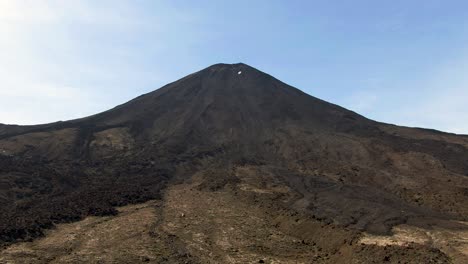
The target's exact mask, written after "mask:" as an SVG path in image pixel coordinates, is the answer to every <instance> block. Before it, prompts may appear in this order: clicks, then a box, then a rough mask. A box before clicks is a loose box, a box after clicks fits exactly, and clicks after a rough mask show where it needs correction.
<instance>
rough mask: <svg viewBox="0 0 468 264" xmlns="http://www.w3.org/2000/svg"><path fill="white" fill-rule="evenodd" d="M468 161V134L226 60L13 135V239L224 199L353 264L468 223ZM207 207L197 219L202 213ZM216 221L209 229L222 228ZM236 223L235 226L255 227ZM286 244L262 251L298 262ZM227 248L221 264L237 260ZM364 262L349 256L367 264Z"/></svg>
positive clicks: (8, 183)
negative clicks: (365, 109) (156, 206)
mask: <svg viewBox="0 0 468 264" xmlns="http://www.w3.org/2000/svg"><path fill="white" fill-rule="evenodd" d="M467 160H468V138H467V137H464V136H456V135H453V134H446V133H442V132H436V131H432V130H424V129H413V128H405V127H398V126H394V125H388V124H383V123H379V122H376V121H372V120H369V119H367V118H365V117H363V116H361V115H359V114H357V113H354V112H352V111H349V110H347V109H344V108H342V107H340V106H337V105H334V104H331V103H328V102H325V101H322V100H320V99H318V98H315V97H312V96H310V95H308V94H305V93H304V92H302V91H300V90H298V89H296V88H294V87H291V86H289V85H287V84H285V83H283V82H281V81H279V80H277V79H275V78H274V77H272V76H270V75H268V74H266V73H263V72H261V71H259V70H257V69H255V68H253V67H250V66H248V65H245V64H242V63H239V64H216V65H213V66H210V67H208V68H206V69H203V70H201V71H199V72H196V73H193V74H190V75H188V76H186V77H184V78H182V79H180V80H178V81H175V82H173V83H170V84H168V85H166V86H164V87H162V88H160V89H158V90H156V91H153V92H151V93H148V94H145V95H142V96H140V97H138V98H135V99H133V100H131V101H129V102H127V103H125V104H122V105H120V106H117V107H115V108H113V109H111V110H109V111H106V112H103V113H100V114H96V115H94V116H90V117H86V118H82V119H77V120H71V121H66V122H58V123H52V124H46V125H39V126H6V125H0V180H1V182H0V209H2V210H1V212H2V213H0V242H2V243H4V244H5V245H6V244H11V243H13V242H17V241H22V240H25V239H32V238H36V237H38V236H41V235H43V230H44V229H45V228H50V227H52V226H53V225H54V224H57V223H61V222H70V221H76V220H79V219H82V218H84V217H86V216H89V215H115V214H116V213H117V211H116V210H115V207H116V206H122V205H126V204H129V203H130V204H137V203H142V202H146V201H150V200H156V201H161V202H162V203H163V207H164V208H175V207H174V206H176V205H174V204H172V202H175V203H181V201H186V202H187V203H184V204H178V205H179V206H182V207H181V208H192V207H190V206H194V207H193V208H198V207H197V206H198V205H197V204H196V203H194V204H193V203H192V201H196V200H197V199H200V203H202V201H203V199H207V200H206V201H208V200H209V201H217V202H216V203H215V202H213V203H214V204H213V206H214V207H213V208H211V209H206V210H216V209H217V208H218V209H220V208H221V207H222V206H224V205H226V204H218V205H216V204H217V203H218V202H220V201H225V202H226V203H228V204H227V205H228V207H229V206H232V208H234V207H235V208H239V210H241V211H242V210H247V211H245V212H244V211H242V212H244V213H246V214H247V213H248V214H250V213H252V214H254V213H257V212H253V211H249V210H250V209H246V208H251V207H252V206H253V207H255V208H260V209H261V210H262V212H264V213H265V214H264V220H258V221H257V220H255V221H253V220H252V219H250V220H249V221H250V222H249V223H250V224H252V225H253V226H255V225H258V226H257V227H258V228H260V227H265V226H269V225H270V224H272V222H271V223H270V222H264V221H276V222H275V223H276V224H275V225H276V226H273V224H272V226H271V230H270V231H271V232H283V233H281V234H282V235H284V234H287V236H285V237H282V235H279V233H278V234H277V233H275V234H277V236H276V238H269V239H272V241H277V242H278V243H280V242H279V241H280V240H281V241H283V240H285V241H286V240H287V239H293V240H294V239H296V240H299V241H302V243H301V245H300V246H297V248H296V249H294V250H293V251H288V250H290V249H286V248H285V249H284V250H285V252H289V254H291V255H298V254H299V255H300V254H305V255H304V256H307V258H308V257H311V256H309V255H308V254H309V253H310V252H316V251H317V248H316V247H317V245H318V244H320V248H321V250H322V249H323V250H324V252H325V251H326V253H323V254H327V256H332V255H333V256H334V257H336V258H335V260H339V258H340V257H339V256H340V255H339V254H344V253H339V252H341V251H340V250H344V251H343V252H345V251H346V250H345V249H343V248H345V247H350V251H349V250H348V251H346V252H348V253H349V252H355V251H354V250H357V247H358V245H360V243H358V241H359V236H360V235H358V234H363V233H362V232H365V233H366V234H373V235H389V234H391V231H392V228H394V227H395V226H400V225H403V224H406V225H410V226H413V227H414V228H427V226H438V225H441V224H440V223H442V222H443V223H452V222H451V221H466V220H468V219H467V218H468V196H467V190H468V162H467ZM184 186H185V187H184ZM188 186H189V187H188ZM174 188H175V189H174ZM177 188H182V189H183V190H184V191H183V192H175V191H173V190H178V189H177ZM174 193H177V195H176V194H174ZM171 194H174V195H176V196H171ZM174 197H178V198H177V199H176V198H174ZM179 198H180V199H179ZM184 199H185V200H184ZM171 201H172V202H171ZM207 203H208V204H209V202H207ZM231 203H232V204H231ZM216 206H219V207H217V208H216ZM222 208H224V207H222ZM260 209H259V210H260ZM168 210H169V209H168ZM184 210H185V209H184ZM187 210H188V209H187ZM194 210H195V209H194ZM199 210H200V208H198V209H197V210H195V211H189V212H187V214H193V215H198V216H199V215H200V214H201V212H200V211H199ZM220 210H221V209H220ZM223 210H224V209H223ZM163 211H164V210H163ZM241 211H239V212H241ZM184 215H185V213H184ZM167 217H169V216H167ZM170 217H173V215H172V216H170ZM170 217H169V218H168V219H172V218H170ZM210 217H212V216H209V215H205V216H203V218H200V219H198V220H200V221H201V222H197V223H198V224H200V223H202V222H204V221H207V223H208V222H209V221H215V220H213V219H211V218H210ZM236 217H241V216H236ZM242 217H245V219H249V217H248V216H246V215H244V216H242ZM205 218H210V219H205ZM234 218H235V217H234ZM234 218H233V219H234ZM13 219H20V221H17V220H13ZM235 219H238V218H235ZM267 219H268V220H267ZM171 221H176V220H174V219H173V220H171ZM177 221H178V220H177ZM194 221H195V220H194ZM226 221H228V220H226ZM233 221H234V220H233ZM236 221H237V220H236ZM236 221H234V222H223V223H224V224H226V225H237V224H239V226H236V228H237V227H238V228H241V227H240V226H242V225H241V224H240V223H238V222H236ZM246 221H247V220H246ZM215 222H216V221H215ZM194 223H195V222H191V223H187V225H190V224H192V225H193V224H194ZM213 223H214V222H213ZM216 223H217V222H216ZM301 223H304V225H301ZM305 223H307V224H305ZM202 227H203V226H200V228H202ZM161 228H162V227H161ZM203 228H204V227H203ZM269 228H270V226H269ZM169 229H170V228H169V227H165V228H164V230H165V231H164V232H169V231H167V230H169ZM272 230H273V231H272ZM301 230H302V231H301ZM173 231H174V232H176V233H177V232H178V231H177V230H173ZM270 231H269V232H270ZM161 232H162V231H161ZM187 232H194V233H193V235H194V236H195V233H196V232H198V231H196V230H195V229H194V230H191V229H190V227H187ZM206 232H208V231H206ZM210 232H211V231H210ZM213 232H215V231H213ZM198 233H200V232H198ZM177 234H178V233H177ZM318 234H322V235H324V234H326V235H327V236H331V237H334V238H333V239H331V240H332V241H333V242H327V241H323V240H320V238H319V237H317V236H318ZM345 234H346V235H345ZM212 235H213V236H219V235H220V234H218V233H216V234H215V233H213V234H212ZM237 235H239V236H242V237H243V239H246V241H247V240H248V241H251V239H253V238H252V237H249V236H248V232H247V233H242V234H237ZM272 236H273V235H272ZM343 236H345V237H346V236H348V238H347V239H345V242H343V239H342V238H343ZM158 239H159V238H158ZM161 239H163V238H161ZM180 239H182V240H183V241H185V242H183V243H186V244H187V243H188V244H187V245H192V244H193V243H194V244H193V245H198V247H200V248H204V247H206V245H205V244H203V245H199V244H197V243H199V242H196V241H195V240H190V239H189V238H185V237H182V238H180ZM184 239H186V240H187V239H188V240H187V241H186V240H184ZM207 239H209V238H207ZM226 239H228V238H226ZM269 239H266V240H269ZM275 239H279V240H275ZM309 240H310V241H312V240H314V242H313V243H314V244H312V242H310V243H309V242H307V241H309ZM338 240H339V241H338ZM160 242H161V241H160ZM179 242H180V241H179ZM179 242H177V243H179ZM218 242H219V241H218ZM218 242H214V241H211V242H210V243H212V244H216V243H218ZM161 243H169V244H170V245H171V246H170V247H176V246H177V245H180V244H177V243H176V242H174V243H176V244H171V243H173V242H171V240H164V241H163V242H161ZM180 243H182V242H180ZM190 243H192V244H190ZM207 243H208V242H207ZM219 243H221V242H219ZM223 243H228V242H223ZM229 243H235V242H233V241H230V242H229ZM252 243H254V242H252ZM255 243H263V242H255ZM255 243H254V244H255ZM275 243H276V242H275ZM284 243H286V244H287V245H289V244H288V243H289V242H284ZM286 244H285V245H286ZM223 245H224V244H223ZM274 245H276V246H277V244H262V246H263V247H264V248H265V250H266V251H265V252H263V251H261V250H260V251H258V252H257V251H255V254H257V255H258V254H259V252H263V253H264V254H266V255H268V256H270V258H271V259H272V260H273V259H276V260H278V261H280V260H281V259H282V260H287V259H288V258H287V256H286V255H281V253H280V252H274V251H275V250H273V249H272V251H268V250H269V249H268V248H269V247H273V246H274ZM280 245H282V244H281V243H280ZM194 247H195V248H196V247H197V246H194ZM213 247H217V246H213ZM220 247H221V246H220ZM239 247H242V246H239ZM187 248H188V249H185V250H188V251H190V248H192V247H191V246H187ZM363 248H364V246H363ZM413 249H414V248H413ZM413 249H412V250H413ZM205 250H214V249H210V248H205ZM216 250H218V251H213V252H215V253H214V254H218V255H219V258H220V259H218V260H219V261H221V262H223V261H222V260H223V257H222V256H224V257H226V256H227V255H229V254H231V253H227V252H228V251H229V250H228V249H223V248H222V247H221V248H217V249H216ZM244 250H247V249H246V248H244ZM311 250H312V251H311ZM365 250H367V253H366V254H370V255H372V254H377V255H378V254H383V253H382V252H384V251H383V249H380V248H378V247H377V248H376V247H374V246H366V249H365ZM392 250H394V252H400V251H399V250H400V249H399V248H398V247H396V246H395V248H394V249H392ZM404 250H406V251H407V250H409V249H404ZM415 250H416V249H415ZM417 250H421V252H426V251H425V250H429V249H428V248H427V245H421V248H418V249H417ZM410 251H411V250H410ZM410 251H408V252H410ZM294 252H295V253H294ZM317 252H318V251H317ZM356 252H357V251H356ZM359 252H360V251H359ZM427 252H430V250H429V251H427ZM263 253H262V254H263ZM187 254H188V253H187ZM190 254H192V255H193V256H196V258H198V259H199V260H200V261H201V262H203V260H206V259H205V257H207V256H205V255H204V253H203V250H201V249H200V250H199V251H198V250H196V249H192V251H190ZM252 254H253V253H252ZM278 254H279V255H278ZM317 254H318V255H320V256H321V254H322V253H317ZM363 254H364V253H363ZM363 254H360V253H359V254H358V253H356V254H354V255H353V254H351V256H348V257H350V258H353V257H355V258H356V261H358V260H361V261H362V258H363V256H364V255H365V254H364V255H363ZM395 254H396V253H395ZM411 254H412V253H409V255H407V257H408V256H412V255H411ZM431 254H432V253H431ZM431 254H429V253H428V255H426V256H424V257H429V256H432V255H431ZM437 254H439V253H437ZM437 254H436V255H437ZM218 255H217V256H218ZM280 255H281V256H280ZM443 255H444V254H443V253H440V254H439V255H437V256H439V257H440V256H443ZM229 256H231V255H229ZM379 256H380V255H379ZM231 257H232V258H236V257H235V256H231ZM413 257H414V256H413ZM420 257H421V258H423V256H420ZM196 258H195V257H194V259H196ZM297 258H299V259H297ZM297 258H296V259H295V261H302V260H301V259H300V257H297ZM304 258H306V257H304ZM399 258H400V260H404V259H405V257H402V256H399ZM441 258H442V257H441ZM155 259H156V257H155ZM332 259H333V258H330V261H331V260H332ZM0 260H1V259H0ZM179 260H180V259H179ZM192 260H193V259H192ZM243 260H245V259H243ZM289 260H291V259H289ZM239 261H240V260H239ZM421 261H422V262H426V259H421Z"/></svg>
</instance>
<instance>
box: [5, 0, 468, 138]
mask: <svg viewBox="0 0 468 264" xmlns="http://www.w3.org/2000/svg"><path fill="white" fill-rule="evenodd" d="M219 62H224V63H236V62H244V63H247V64H249V65H251V66H253V67H256V68H258V69H260V70H262V71H265V72H267V73H269V74H271V75H273V76H275V77H277V78H278V79H280V80H282V81H284V82H286V83H288V84H291V85H293V86H295V87H297V88H299V89H301V90H303V91H305V92H307V93H309V94H311V95H313V96H316V97H319V98H321V99H324V100H327V101H330V102H332V103H336V104H339V105H341V106H344V107H346V108H349V109H351V110H354V111H356V112H358V113H360V114H363V115H365V116H367V117H369V118H372V119H375V120H379V121H383V122H388V123H395V124H400V125H406V126H417V127H428V128H435V129H439V130H443V131H450V132H455V133H463V134H468V103H466V102H467V101H468V74H467V72H468V2H466V1H449V0H445V1H435V0H424V1H422V0H412V1H408V0H406V1H395V0H393V1H373V0H365V1H364V0H352V1H351V0H349V1H344V0H342V1H338V0H335V1H330V0H329V1H313V0H311V1H292V0H289V1H275V0H269V1H262V0H256V1H243V0H240V1H177V0H175V1H150V0H148V1H143V0H128V1H119V0H112V1H111V0H101V1H91V0H89V1H80V0H73V1H72V0H69V1H66V0H55V1H53V0H30V1H26V0H24V1H23V0H0V123H18V124H38V123H46V122H52V121H57V120H67V119H72V118H78V117H83V116H86V115H91V114H94V113H97V112H100V111H103V110H106V109H109V108H111V107H113V106H115V105H117V104H120V103H123V102H125V101H128V100H130V99H132V98H134V97H136V96H138V95H140V94H142V93H145V92H149V91H152V90H154V89H157V88H159V87H161V86H162V85H164V84H166V83H169V82H172V81H175V80H177V79H179V78H181V77H183V76H185V75H187V74H189V73H192V72H194V71H197V70H200V69H202V68H205V67H207V66H209V65H211V64H214V63H219Z"/></svg>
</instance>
